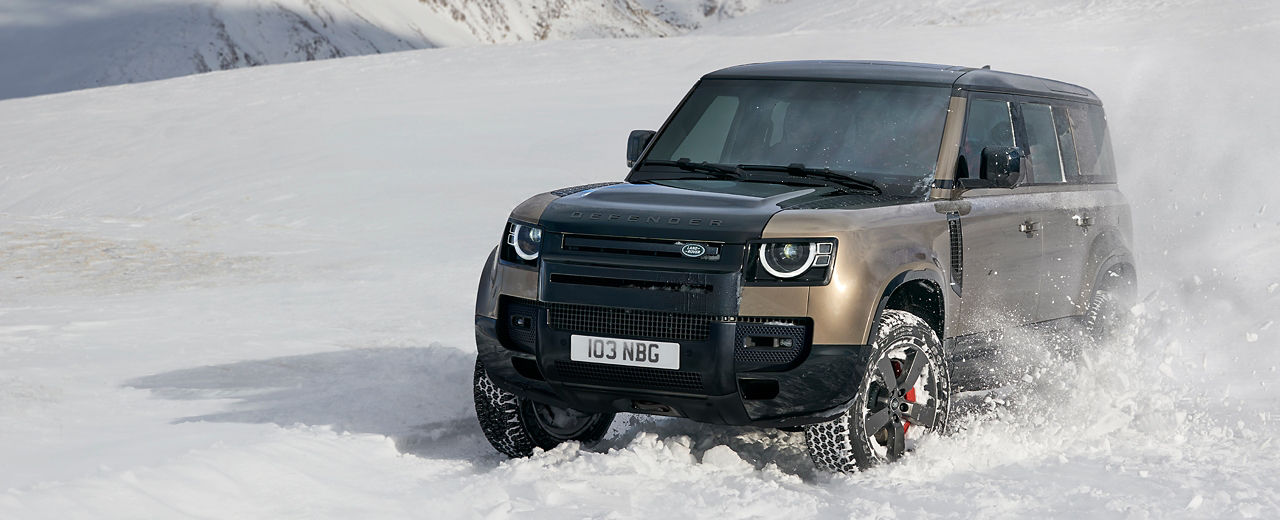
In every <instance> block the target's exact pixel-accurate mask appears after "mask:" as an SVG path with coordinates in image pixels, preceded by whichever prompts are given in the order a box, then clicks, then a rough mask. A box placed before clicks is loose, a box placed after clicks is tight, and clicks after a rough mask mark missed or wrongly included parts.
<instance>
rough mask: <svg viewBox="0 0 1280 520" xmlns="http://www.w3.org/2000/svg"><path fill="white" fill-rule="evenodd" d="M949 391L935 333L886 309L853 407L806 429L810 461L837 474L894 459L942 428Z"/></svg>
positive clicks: (909, 316) (908, 315) (922, 323)
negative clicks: (924, 437) (837, 472)
mask: <svg viewBox="0 0 1280 520" xmlns="http://www.w3.org/2000/svg"><path fill="white" fill-rule="evenodd" d="M950 390H951V386H950V376H949V374H948V372H947V366H946V363H945V360H944V359H943V357H942V347H941V343H940V342H939V341H938V336H937V334H935V333H934V331H933V329H932V328H931V327H929V324H928V323H926V322H925V321H924V320H923V319H921V318H920V317H919V316H916V315H914V314H911V313H909V312H906V311H898V310H886V311H884V313H882V315H881V317H880V321H879V333H878V334H877V337H876V339H875V341H874V342H873V343H872V345H871V353H870V355H869V356H868V358H867V369H866V370H865V372H864V374H863V375H862V379H861V380H860V381H859V382H858V392H857V394H856V395H855V397H854V400H853V404H852V406H850V407H849V409H848V410H846V411H845V412H844V413H843V414H841V415H840V416H838V417H836V418H835V419H834V420H831V421H828V422H825V423H820V424H815V425H811V426H807V427H805V440H806V442H807V443H808V448H809V456H810V457H811V458H812V459H813V462H814V464H816V465H817V466H818V467H820V468H823V469H827V470H830V471H841V472H843V471H853V470H855V469H865V468H869V467H871V466H875V465H877V464H880V463H882V462H891V461H894V460H897V459H898V458H900V457H902V455H903V454H905V453H906V452H908V451H910V450H912V449H913V448H914V447H915V444H916V443H917V442H918V441H919V440H920V438H921V437H923V436H924V435H926V434H928V433H929V432H941V431H942V430H943V429H944V426H945V424H946V419H947V413H948V411H949V406H950V398H949V393H950Z"/></svg>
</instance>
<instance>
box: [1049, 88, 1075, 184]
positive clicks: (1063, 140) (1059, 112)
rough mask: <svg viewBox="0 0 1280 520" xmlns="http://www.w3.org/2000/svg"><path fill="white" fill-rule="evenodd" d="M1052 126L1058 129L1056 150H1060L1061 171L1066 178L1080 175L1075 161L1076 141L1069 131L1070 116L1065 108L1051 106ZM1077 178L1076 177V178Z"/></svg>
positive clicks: (1069, 178)
mask: <svg viewBox="0 0 1280 520" xmlns="http://www.w3.org/2000/svg"><path fill="white" fill-rule="evenodd" d="M1053 126H1054V127H1055V128H1057V129H1058V151H1060V152H1062V173H1063V175H1064V176H1066V178H1067V179H1068V180H1071V179H1076V178H1077V177H1078V176H1079V175H1080V165H1079V163H1078V162H1077V161H1076V141H1075V136H1074V135H1073V134H1072V132H1071V118H1070V117H1068V116H1067V109H1065V108H1063V107H1060V106H1055V107H1053ZM1077 180H1078V179H1077Z"/></svg>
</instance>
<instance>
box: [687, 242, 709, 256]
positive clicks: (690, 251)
mask: <svg viewBox="0 0 1280 520" xmlns="http://www.w3.org/2000/svg"><path fill="white" fill-rule="evenodd" d="M680 254H682V255H684V256H686V257H688V258H700V257H701V256H702V255H705V254H707V246H704V245H702V244H685V245H684V247H681V248H680Z"/></svg>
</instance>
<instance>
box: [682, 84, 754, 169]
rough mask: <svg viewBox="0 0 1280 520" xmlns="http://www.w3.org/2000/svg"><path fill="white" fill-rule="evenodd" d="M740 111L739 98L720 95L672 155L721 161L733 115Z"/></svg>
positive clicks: (695, 160)
mask: <svg viewBox="0 0 1280 520" xmlns="http://www.w3.org/2000/svg"><path fill="white" fill-rule="evenodd" d="M737 111H738V98H736V97H730V96H718V97H716V98H715V99H714V100H712V101H711V104H710V105H707V109H706V110H705V111H704V112H702V117H700V118H698V122H697V124H695V125H693V129H691V130H690V131H689V134H688V135H687V136H685V138H684V140H683V141H681V142H680V146H677V147H676V149H675V152H674V153H672V154H671V155H672V157H675V158H677V159H680V158H687V159H689V160H690V161H693V162H702V161H707V162H720V156H721V155H722V154H723V153H724V141H725V138H726V137H727V136H728V131H729V125H731V124H733V115H734V113H736V112H737Z"/></svg>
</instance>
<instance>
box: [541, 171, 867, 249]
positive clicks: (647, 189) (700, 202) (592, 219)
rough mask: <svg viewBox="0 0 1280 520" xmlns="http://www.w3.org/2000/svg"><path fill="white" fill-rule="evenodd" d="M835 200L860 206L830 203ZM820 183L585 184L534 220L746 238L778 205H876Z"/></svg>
mask: <svg viewBox="0 0 1280 520" xmlns="http://www.w3.org/2000/svg"><path fill="white" fill-rule="evenodd" d="M837 200H844V201H846V202H859V201H860V202H861V203H862V204H835V205H833V204H831V203H832V202H835V201H837ZM885 202H888V200H887V199H886V198H884V197H878V196H874V195H865V196H862V195H859V196H855V197H854V198H852V199H851V198H849V196H848V195H846V194H841V193H839V192H835V191H833V190H832V189H830V188H826V187H807V186H789V185H784V184H772V183H761V182H741V181H733V180H663V181H651V182H644V183H635V184H631V183H623V184H614V185H609V186H603V187H595V188H593V189H586V190H583V191H579V192H576V193H573V194H570V195H566V196H564V197H560V198H558V199H555V200H554V201H552V202H550V203H549V204H548V205H547V207H546V209H545V210H544V211H543V213H542V215H541V217H540V218H539V219H538V221H539V224H540V225H541V226H542V227H543V229H545V230H547V231H550V232H556V233H578V234H587V235H608V236H630V237H638V238H640V237H642V238H665V239H674V240H703V241H717V242H724V243H745V242H746V241H748V240H753V239H757V238H760V236H761V233H762V232H763V231H764V227H765V225H766V224H768V222H769V219H770V218H771V217H773V215H774V214H776V213H777V212H779V211H782V210H784V209H803V208H806V207H815V206H812V205H813V204H814V203H820V204H819V206H816V207H856V206H859V205H864V204H875V205H881V204H883V203H885Z"/></svg>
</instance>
